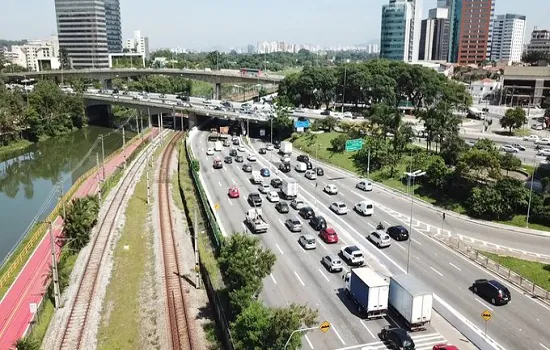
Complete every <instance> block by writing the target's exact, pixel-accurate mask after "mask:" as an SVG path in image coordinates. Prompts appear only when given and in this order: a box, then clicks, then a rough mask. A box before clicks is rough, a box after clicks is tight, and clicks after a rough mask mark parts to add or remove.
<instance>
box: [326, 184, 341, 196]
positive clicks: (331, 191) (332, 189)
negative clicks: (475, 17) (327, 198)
mask: <svg viewBox="0 0 550 350" xmlns="http://www.w3.org/2000/svg"><path fill="white" fill-rule="evenodd" d="M323 191H325V192H326V193H328V194H338V187H336V185H334V184H327V185H325V187H324V188H323Z"/></svg>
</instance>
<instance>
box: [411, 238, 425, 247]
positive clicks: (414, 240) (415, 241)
mask: <svg viewBox="0 0 550 350" xmlns="http://www.w3.org/2000/svg"><path fill="white" fill-rule="evenodd" d="M411 239H412V241H413V242H414V243H416V244H418V245H420V246H421V245H422V244H421V243H420V242H418V241H417V240H416V239H414V238H411Z"/></svg>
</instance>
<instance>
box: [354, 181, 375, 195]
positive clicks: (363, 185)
mask: <svg viewBox="0 0 550 350" xmlns="http://www.w3.org/2000/svg"><path fill="white" fill-rule="evenodd" d="M355 188H358V189H360V190H363V191H365V192H366V191H372V182H370V181H369V180H361V181H359V182H358V183H357V184H356V185H355Z"/></svg>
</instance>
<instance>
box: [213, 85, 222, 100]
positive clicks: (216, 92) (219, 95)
mask: <svg viewBox="0 0 550 350" xmlns="http://www.w3.org/2000/svg"><path fill="white" fill-rule="evenodd" d="M221 98H222V84H221V83H216V89H215V90H214V100H221Z"/></svg>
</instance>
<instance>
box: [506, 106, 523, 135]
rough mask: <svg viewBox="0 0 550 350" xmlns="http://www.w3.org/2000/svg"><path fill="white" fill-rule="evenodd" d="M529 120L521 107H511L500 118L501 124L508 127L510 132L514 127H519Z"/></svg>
mask: <svg viewBox="0 0 550 350" xmlns="http://www.w3.org/2000/svg"><path fill="white" fill-rule="evenodd" d="M526 122H527V117H526V116H525V111H524V110H523V108H521V107H519V106H518V107H516V108H513V109H512V108H509V109H508V110H506V113H505V114H504V116H503V117H502V118H500V125H501V126H502V127H503V128H508V129H509V130H510V134H511V133H512V129H519V128H521V127H522V126H523V125H524V124H525V123H526Z"/></svg>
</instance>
